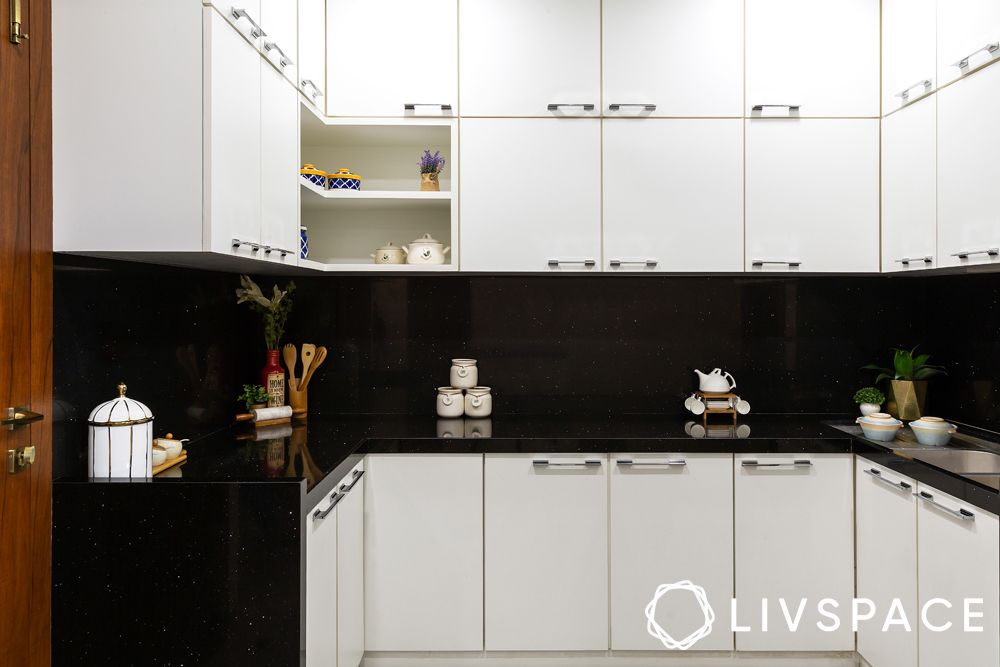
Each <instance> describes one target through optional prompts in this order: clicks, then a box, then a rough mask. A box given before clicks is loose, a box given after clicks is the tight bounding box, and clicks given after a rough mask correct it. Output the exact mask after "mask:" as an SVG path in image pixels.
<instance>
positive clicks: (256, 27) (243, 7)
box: [204, 0, 277, 49]
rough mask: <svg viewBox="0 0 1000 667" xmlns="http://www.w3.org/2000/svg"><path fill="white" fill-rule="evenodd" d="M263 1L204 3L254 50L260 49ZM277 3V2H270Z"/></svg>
mask: <svg viewBox="0 0 1000 667" xmlns="http://www.w3.org/2000/svg"><path fill="white" fill-rule="evenodd" d="M262 1H263V0H247V1H246V2H244V1H243V0H239V2H238V3H236V4H233V2H232V1H231V0H230V1H227V0H212V1H211V2H205V3H204V4H205V5H206V6H211V7H213V8H215V10H216V11H217V12H218V13H219V14H220V15H221V16H222V17H223V18H225V19H226V21H228V22H229V24H230V25H232V26H233V27H235V28H236V29H237V30H239V31H240V33H241V34H242V35H243V36H244V37H246V39H247V40H249V41H250V42H251V43H252V44H253V45H254V47H255V48H258V49H260V48H261V47H262V40H263V37H264V35H263V27H262V26H261V18H260V11H261V3H262ZM272 1H277V0H272Z"/></svg>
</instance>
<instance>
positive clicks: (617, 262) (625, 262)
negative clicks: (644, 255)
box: [608, 259, 659, 269]
mask: <svg viewBox="0 0 1000 667" xmlns="http://www.w3.org/2000/svg"><path fill="white" fill-rule="evenodd" d="M657 264H659V262H657V261H656V260H655V259H636V260H629V259H609V260H608V266H610V267H611V268H613V269H618V268H621V267H623V266H645V267H646V268H647V269H655V268H656V265H657Z"/></svg>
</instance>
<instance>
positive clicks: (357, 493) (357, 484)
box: [336, 467, 365, 667]
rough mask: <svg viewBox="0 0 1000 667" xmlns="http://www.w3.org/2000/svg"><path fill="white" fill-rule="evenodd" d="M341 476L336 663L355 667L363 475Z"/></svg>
mask: <svg viewBox="0 0 1000 667" xmlns="http://www.w3.org/2000/svg"><path fill="white" fill-rule="evenodd" d="M361 470H362V469H361V468H360V467H358V468H356V469H355V471H354V472H353V473H352V474H351V478H350V479H347V480H344V482H343V483H342V485H341V489H342V490H341V493H342V494H344V499H343V500H341V501H340V504H339V505H337V509H336V511H337V633H336V634H337V667H357V666H358V665H359V664H360V663H361V658H362V657H363V656H364V653H365V478H364V477H363V476H361V474H360V473H361Z"/></svg>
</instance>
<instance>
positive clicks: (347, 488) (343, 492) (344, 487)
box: [339, 470, 365, 496]
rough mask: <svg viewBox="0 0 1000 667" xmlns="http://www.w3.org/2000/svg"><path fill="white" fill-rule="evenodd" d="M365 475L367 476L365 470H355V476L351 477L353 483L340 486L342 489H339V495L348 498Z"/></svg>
mask: <svg viewBox="0 0 1000 667" xmlns="http://www.w3.org/2000/svg"><path fill="white" fill-rule="evenodd" d="M364 474H365V471H364V470H355V471H354V476H353V477H351V483H350V484H341V485H340V489H339V493H340V494H341V495H344V496H346V495H347V494H348V493H350V492H351V489H353V488H354V487H355V486H356V485H357V483H358V482H359V481H360V480H361V478H362V477H364Z"/></svg>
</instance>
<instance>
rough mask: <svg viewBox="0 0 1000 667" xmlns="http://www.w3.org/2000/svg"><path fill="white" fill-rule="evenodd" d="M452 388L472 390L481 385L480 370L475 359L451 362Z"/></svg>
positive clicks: (453, 360)
mask: <svg viewBox="0 0 1000 667" xmlns="http://www.w3.org/2000/svg"><path fill="white" fill-rule="evenodd" d="M450 379H451V386H452V387H458V388H459V389H470V388H472V387H475V386H476V385H477V384H479V368H477V367H476V360H475V359H452V360H451V378H450Z"/></svg>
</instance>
